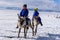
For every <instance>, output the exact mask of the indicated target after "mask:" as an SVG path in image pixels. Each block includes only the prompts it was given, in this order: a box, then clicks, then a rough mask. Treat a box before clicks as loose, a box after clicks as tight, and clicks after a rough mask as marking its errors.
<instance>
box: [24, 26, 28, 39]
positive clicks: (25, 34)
mask: <svg viewBox="0 0 60 40" xmlns="http://www.w3.org/2000/svg"><path fill="white" fill-rule="evenodd" d="M27 31H28V29H27V27H26V26H25V27H24V38H26V36H27Z"/></svg>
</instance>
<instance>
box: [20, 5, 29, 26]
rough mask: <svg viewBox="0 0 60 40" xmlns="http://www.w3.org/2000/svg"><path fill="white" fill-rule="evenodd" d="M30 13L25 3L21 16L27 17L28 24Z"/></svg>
mask: <svg viewBox="0 0 60 40" xmlns="http://www.w3.org/2000/svg"><path fill="white" fill-rule="evenodd" d="M28 14H29V11H28V9H27V5H26V4H24V5H23V9H22V11H21V12H20V16H21V17H26V24H27V25H28V20H29V18H28Z"/></svg>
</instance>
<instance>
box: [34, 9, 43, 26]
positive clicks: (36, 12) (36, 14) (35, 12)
mask: <svg viewBox="0 0 60 40" xmlns="http://www.w3.org/2000/svg"><path fill="white" fill-rule="evenodd" d="M34 17H38V21H39V23H40V24H41V26H43V24H42V22H41V18H40V17H39V12H38V8H35V9H34V14H33V18H34Z"/></svg>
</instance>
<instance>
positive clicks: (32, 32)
mask: <svg viewBox="0 0 60 40" xmlns="http://www.w3.org/2000/svg"><path fill="white" fill-rule="evenodd" d="M32 36H34V24H33V27H32Z"/></svg>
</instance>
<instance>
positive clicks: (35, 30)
mask: <svg viewBox="0 0 60 40" xmlns="http://www.w3.org/2000/svg"><path fill="white" fill-rule="evenodd" d="M36 33H37V25H36V28H35V35H36Z"/></svg>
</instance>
